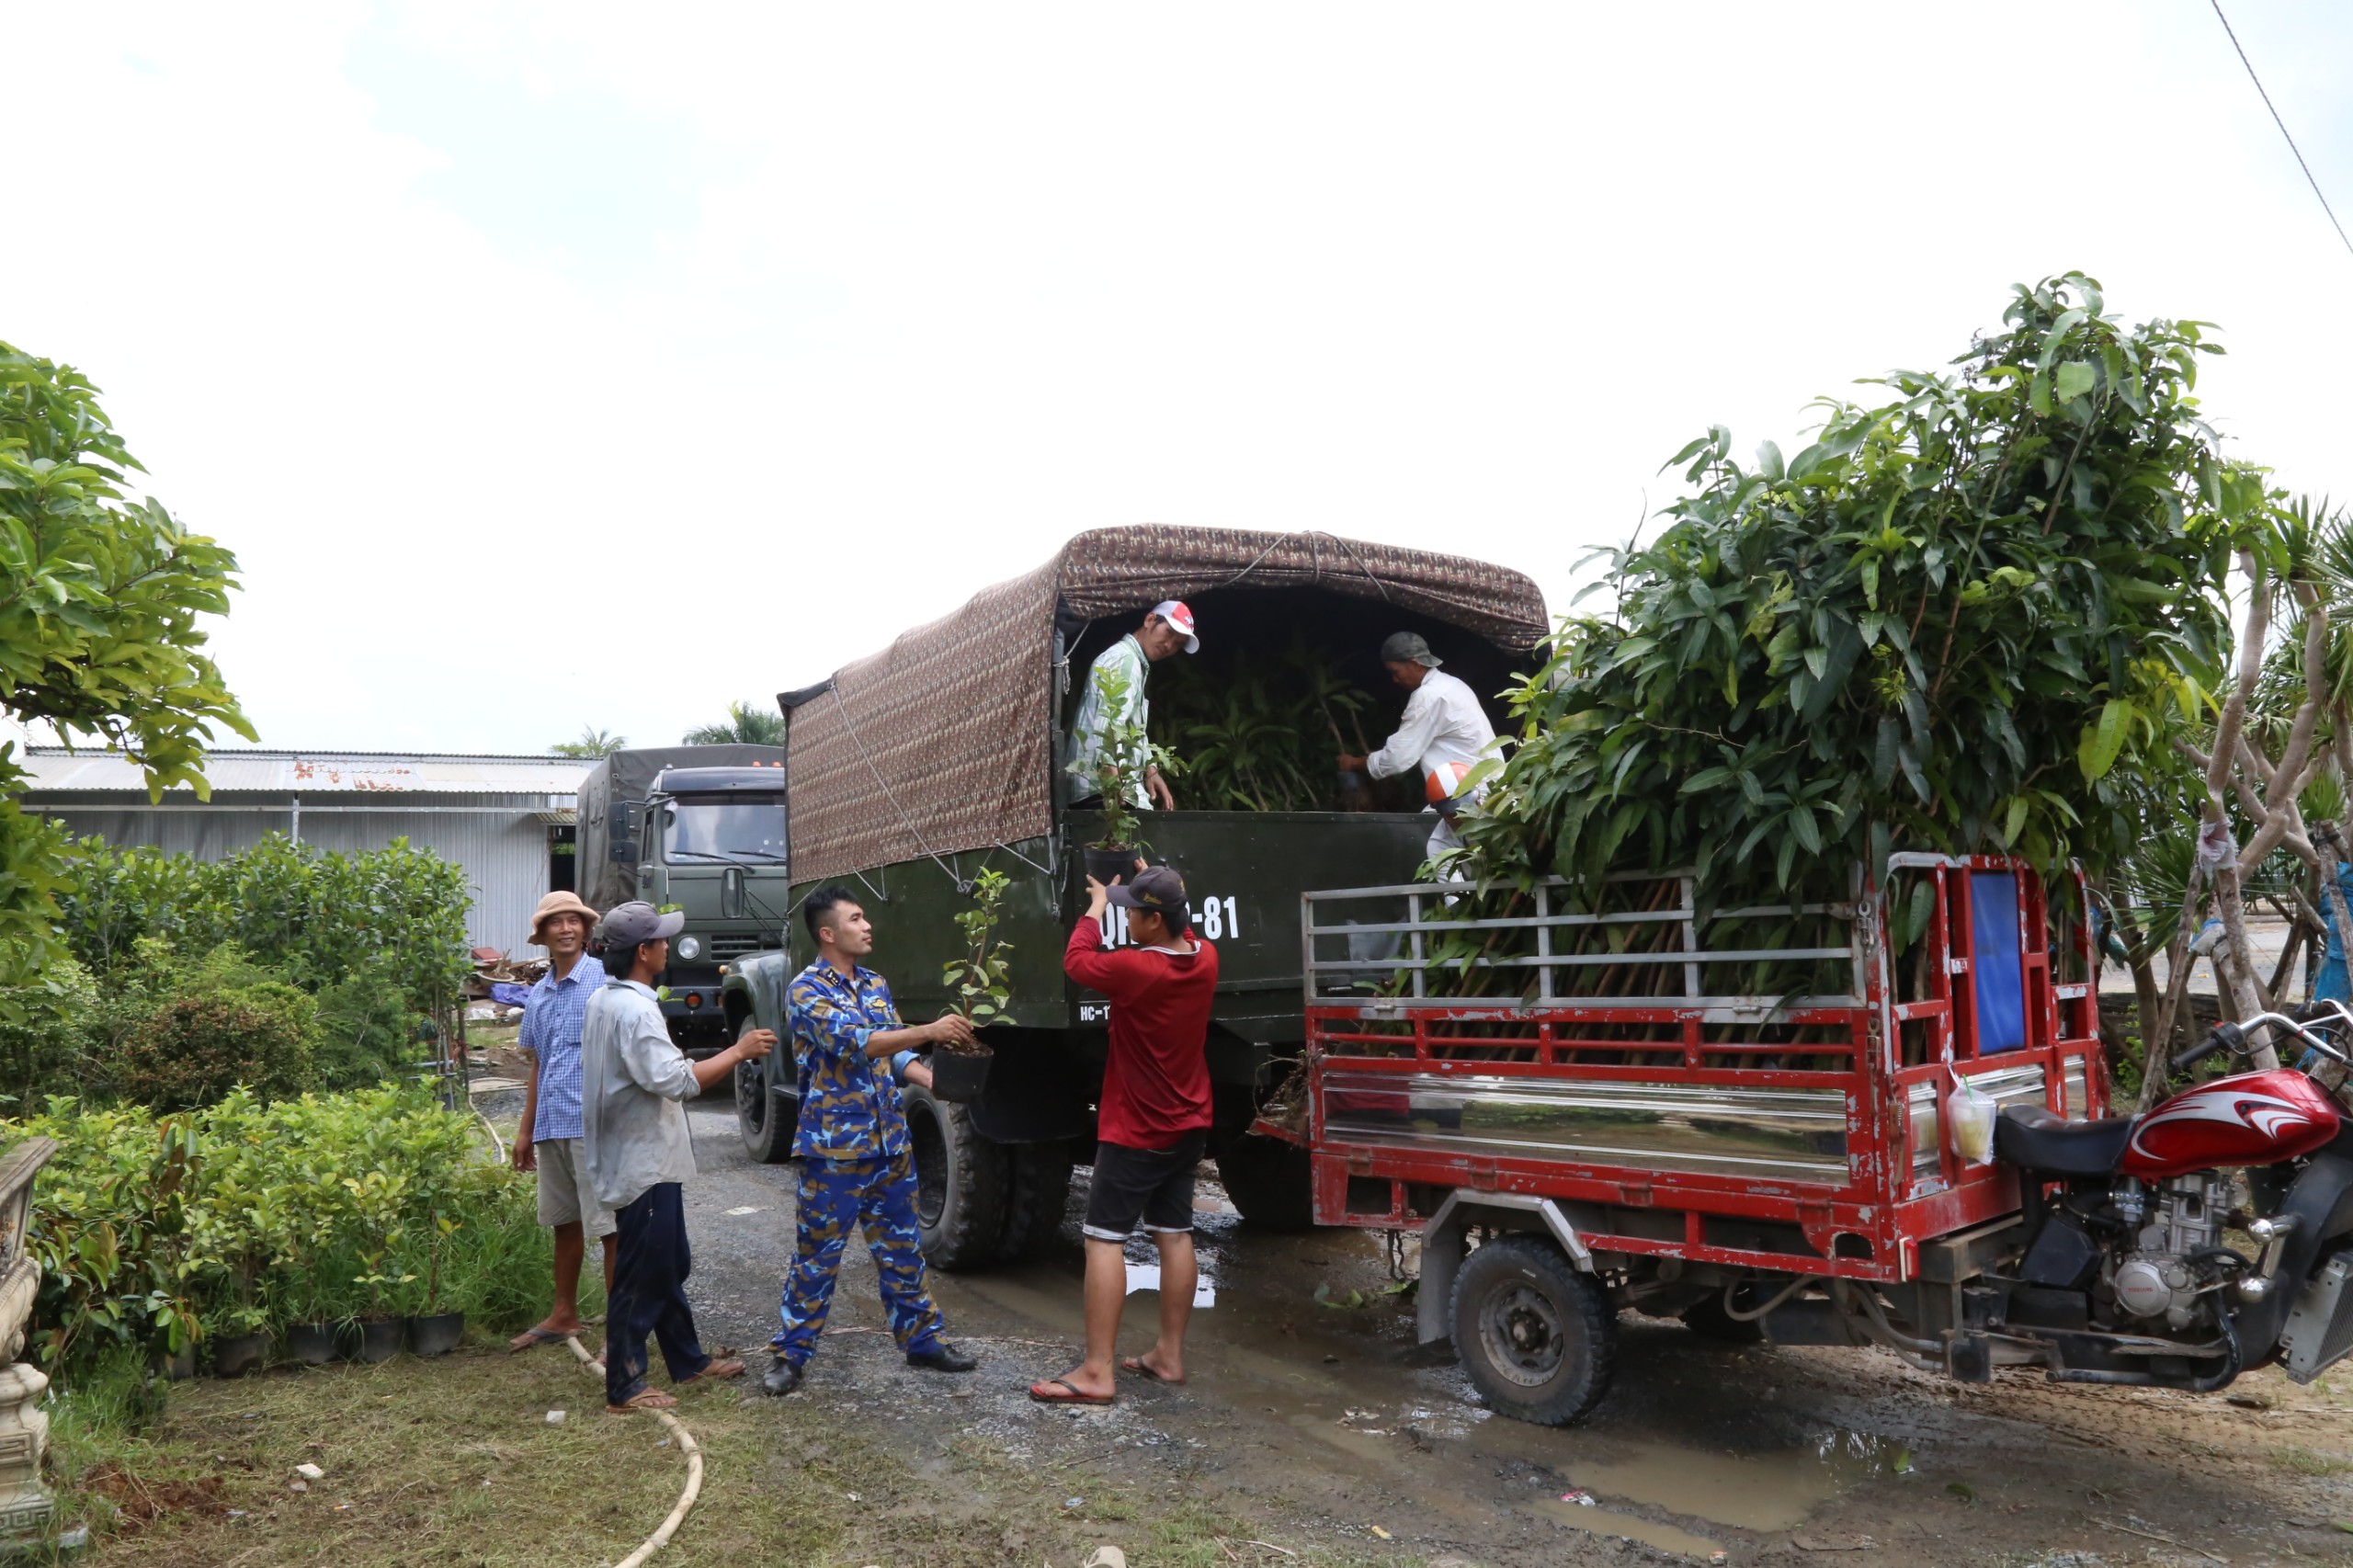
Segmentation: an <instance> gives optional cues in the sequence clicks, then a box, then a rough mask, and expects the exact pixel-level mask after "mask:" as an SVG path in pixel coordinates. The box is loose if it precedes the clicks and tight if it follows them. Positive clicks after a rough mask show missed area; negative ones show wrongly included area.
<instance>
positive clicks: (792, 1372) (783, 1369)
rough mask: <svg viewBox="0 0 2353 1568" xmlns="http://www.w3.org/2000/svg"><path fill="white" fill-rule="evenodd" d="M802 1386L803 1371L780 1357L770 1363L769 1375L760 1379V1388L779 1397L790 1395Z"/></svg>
mask: <svg viewBox="0 0 2353 1568" xmlns="http://www.w3.org/2000/svg"><path fill="white" fill-rule="evenodd" d="M800 1386H801V1369H800V1368H798V1367H796V1366H794V1365H793V1364H792V1363H791V1362H790V1361H788V1360H786V1359H785V1358H783V1357H781V1356H779V1357H778V1358H776V1359H775V1360H773V1361H770V1362H769V1363H768V1369H767V1375H766V1376H765V1377H763V1378H761V1379H760V1387H762V1388H764V1389H766V1390H767V1391H768V1392H770V1393H772V1394H777V1395H779V1396H780V1395H783V1394H788V1393H790V1392H792V1391H793V1390H794V1389H797V1388H799V1387H800Z"/></svg>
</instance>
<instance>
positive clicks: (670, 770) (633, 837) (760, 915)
mask: <svg viewBox="0 0 2353 1568" xmlns="http://www.w3.org/2000/svg"><path fill="white" fill-rule="evenodd" d="M784 777H785V776H784V750H783V748H782V747H780V746H756V745H706V746H661V747H653V748H645V749H640V750H635V751H618V752H615V753H613V754H612V755H611V756H608V757H606V758H605V759H604V760H603V761H602V762H600V763H598V764H597V767H595V768H593V769H592V770H591V771H590V772H589V774H588V777H587V778H585V779H583V780H582V781H581V786H580V810H579V815H578V821H579V829H578V840H579V849H578V852H577V853H578V857H579V870H578V873H577V880H578V883H579V886H580V888H581V890H582V896H583V897H585V899H586V900H587V901H588V902H589V903H592V904H594V905H595V906H596V907H597V908H598V909H600V910H605V909H610V908H612V907H613V905H615V904H617V903H627V902H628V901H629V900H631V899H633V898H639V899H643V900H645V902H647V903H651V904H654V906H655V907H657V908H668V907H671V906H673V905H675V906H676V907H677V908H680V909H683V910H685V911H686V914H687V927H686V929H685V930H684V931H683V932H681V933H679V936H678V939H677V940H676V941H675V942H673V943H671V944H670V967H669V968H668V969H667V970H665V971H664V972H663V975H662V986H663V989H664V991H665V993H666V994H665V996H664V998H663V1002H662V1012H663V1016H664V1017H666V1018H667V1019H668V1020H669V1024H670V1038H671V1039H672V1040H676V1042H677V1043H678V1048H679V1049H680V1050H682V1051H686V1052H687V1053H688V1055H690V1056H696V1057H703V1056H709V1055H711V1054H712V1053H714V1052H716V1051H722V1050H724V1049H725V1048H726V1046H727V1043H728V1041H729V1040H730V1039H732V1038H733V1037H732V1036H731V1035H730V1033H729V1027H730V1026H729V1024H728V1022H727V1019H726V1017H725V1016H724V1014H723V1012H722V1008H721V1006H720V979H721V974H720V966H721V965H722V964H724V963H727V962H729V961H730V960H735V959H740V958H742V957H744V956H745V955H746V954H748V953H754V952H759V951H762V950H766V949H774V948H775V947H776V946H777V945H778V942H779V940H780V933H781V931H782V929H783V926H784V917H785V911H786V909H787V908H788V906H789V905H790V894H789V893H788V892H787V889H788V886H789V868H788V863H787V857H786V852H785V815H784Z"/></svg>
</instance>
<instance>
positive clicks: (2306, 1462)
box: [2271, 1449, 2353, 1476]
mask: <svg viewBox="0 0 2353 1568" xmlns="http://www.w3.org/2000/svg"><path fill="white" fill-rule="evenodd" d="M2271 1462H2272V1463H2273V1464H2275V1465H2277V1466H2279V1468H2280V1469H2281V1470H2284V1471H2287V1472H2288V1473H2289V1474H2290V1475H2310V1476H2323V1475H2343V1474H2344V1473H2345V1472H2346V1471H2353V1460H2343V1459H2339V1458H2337V1457H2336V1455H2335V1454H2316V1453H2314V1452H2313V1450H2312V1449H2275V1450H2273V1452H2272V1455H2271Z"/></svg>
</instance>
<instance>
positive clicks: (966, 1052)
mask: <svg viewBox="0 0 2353 1568" xmlns="http://www.w3.org/2000/svg"><path fill="white" fill-rule="evenodd" d="M1006 885H1007V879H1006V875H1005V873H1004V872H1002V871H990V870H983V871H982V872H981V873H980V874H979V875H978V876H976V877H974V878H973V879H972V908H970V909H968V910H965V911H964V912H963V913H962V914H961V915H957V916H956V924H957V926H959V927H960V928H961V930H962V931H963V933H964V940H965V942H966V943H967V944H968V946H969V948H970V950H969V951H968V952H966V954H965V955H964V956H963V957H961V958H960V959H957V960H954V961H952V962H951V963H949V965H948V966H947V973H946V979H947V982H948V991H949V994H950V995H951V996H954V997H955V998H956V1005H957V1011H959V1012H961V1013H962V1014H963V1015H964V1017H966V1018H968V1019H970V1020H971V1021H972V1027H973V1028H975V1029H983V1028H988V1027H989V1026H990V1025H991V1024H995V1023H1002V1022H1004V1021H1005V1009H1006V1003H1007V1002H1008V1001H1010V1000H1011V997H1012V990H1011V987H1010V984H1009V983H1008V978H1007V973H1006V969H1007V966H1006V959H1005V955H1006V954H1007V953H1009V952H1011V951H1012V950H1013V944H1012V943H1010V942H1000V941H998V940H996V939H995V937H996V926H997V922H998V921H999V920H1000V919H1001V918H1002V917H1003V915H1004V904H1005V890H1006ZM994 1057H995V1053H994V1052H992V1051H990V1050H989V1048H988V1047H987V1046H986V1045H984V1044H983V1043H981V1042H980V1041H978V1040H975V1041H974V1042H973V1043H972V1045H971V1046H969V1047H962V1048H960V1047H958V1046H956V1045H954V1044H950V1043H943V1044H942V1045H941V1046H940V1047H939V1049H938V1050H937V1051H934V1052H932V1057H931V1092H932V1093H933V1094H934V1095H935V1096H938V1098H940V1099H943V1100H976V1099H978V1098H980V1097H981V1091H982V1089H983V1088H984V1087H986V1086H987V1085H988V1078H989V1064H990V1062H992V1061H993V1060H994Z"/></svg>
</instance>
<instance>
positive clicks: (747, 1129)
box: [735, 1014, 792, 1165]
mask: <svg viewBox="0 0 2353 1568" xmlns="http://www.w3.org/2000/svg"><path fill="white" fill-rule="evenodd" d="M758 1027H759V1026H758V1025H757V1024H756V1023H755V1022H754V1021H753V1019H752V1017H751V1015H749V1014H745V1017H744V1021H743V1022H741V1023H739V1024H737V1025H736V1026H735V1038H736V1039H737V1040H742V1039H743V1038H744V1037H745V1035H746V1034H748V1033H750V1032H751V1031H752V1030H753V1029H755V1028H758ZM776 1060H777V1053H776V1052H774V1051H770V1052H769V1053H768V1054H767V1055H766V1056H764V1057H762V1058H761V1059H760V1060H759V1061H757V1062H744V1063H742V1064H740V1065H739V1066H737V1068H736V1069H735V1129H736V1131H739V1132H741V1133H742V1134H743V1135H744V1153H746V1154H749V1155H751V1156H752V1158H753V1159H755V1160H757V1161H758V1162H759V1163H760V1164H762V1165H782V1164H783V1163H784V1162H785V1161H787V1160H789V1159H790V1158H791V1157H792V1117H791V1116H790V1113H789V1112H788V1111H787V1109H786V1108H783V1107H780V1106H779V1105H778V1104H777V1103H776V1096H774V1095H773V1094H771V1093H769V1092H768V1069H769V1068H770V1067H772V1066H774V1065H775V1063H776ZM786 1060H788V1061H790V1058H789V1057H788V1058H786Z"/></svg>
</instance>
